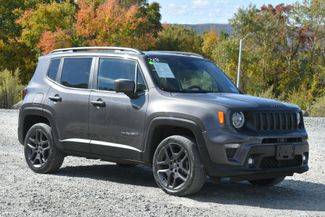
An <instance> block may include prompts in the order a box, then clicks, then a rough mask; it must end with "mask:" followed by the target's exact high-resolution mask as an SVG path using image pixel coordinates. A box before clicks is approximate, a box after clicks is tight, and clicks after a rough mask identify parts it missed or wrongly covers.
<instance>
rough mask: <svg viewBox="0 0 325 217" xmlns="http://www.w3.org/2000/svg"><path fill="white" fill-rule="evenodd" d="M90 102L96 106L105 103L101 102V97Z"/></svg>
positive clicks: (102, 105) (101, 105) (103, 105)
mask: <svg viewBox="0 0 325 217" xmlns="http://www.w3.org/2000/svg"><path fill="white" fill-rule="evenodd" d="M90 103H91V104H93V106H96V107H105V106H106V104H105V102H103V100H102V99H97V100H95V101H90Z"/></svg>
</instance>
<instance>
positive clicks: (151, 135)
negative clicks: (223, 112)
mask: <svg viewBox="0 0 325 217" xmlns="http://www.w3.org/2000/svg"><path fill="white" fill-rule="evenodd" d="M201 129H202V128H201V127H200V126H199V125H198V124H197V123H196V122H194V121H192V120H187V119H182V118H174V117H157V118H154V119H152V120H151V121H150V124H149V126H148V128H147V134H146V139H145V145H144V154H143V162H144V163H145V164H148V165H151V163H152V158H153V154H154V152H155V150H156V148H157V146H158V145H159V143H160V142H161V141H162V140H163V139H164V138H166V137H168V136H172V135H183V136H188V137H192V138H193V139H194V140H195V141H196V144H197V146H198V147H197V148H198V151H199V154H200V156H204V157H203V158H202V157H201V160H202V161H204V158H206V157H209V155H208V152H207V149H206V147H205V142H204V138H203V134H202V131H201ZM203 163H204V162H203Z"/></svg>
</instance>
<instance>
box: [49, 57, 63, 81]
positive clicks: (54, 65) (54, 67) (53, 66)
mask: <svg viewBox="0 0 325 217" xmlns="http://www.w3.org/2000/svg"><path fill="white" fill-rule="evenodd" d="M60 61H61V60H60V59H52V60H51V63H50V67H49V70H48V72H47V76H48V77H49V78H50V79H52V80H54V81H55V80H56V75H57V74H58V70H59V65H60Z"/></svg>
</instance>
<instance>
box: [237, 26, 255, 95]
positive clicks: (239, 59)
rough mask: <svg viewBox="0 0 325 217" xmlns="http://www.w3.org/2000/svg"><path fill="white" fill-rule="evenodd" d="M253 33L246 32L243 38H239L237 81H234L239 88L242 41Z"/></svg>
mask: <svg viewBox="0 0 325 217" xmlns="http://www.w3.org/2000/svg"><path fill="white" fill-rule="evenodd" d="M252 34H253V33H252V32H250V33H248V34H247V35H246V36H245V37H244V38H241V39H240V40H239V53H238V66H237V82H236V86H237V88H238V89H239V87H240V67H241V56H242V48H243V41H244V40H245V39H246V38H247V37H248V36H250V35H252Z"/></svg>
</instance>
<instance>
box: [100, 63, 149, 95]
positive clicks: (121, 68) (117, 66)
mask: <svg viewBox="0 0 325 217" xmlns="http://www.w3.org/2000/svg"><path fill="white" fill-rule="evenodd" d="M136 70H138V68H137V63H136V62H135V61H132V60H124V59H112V58H101V59H100V60H99V68H98V89H99V90H108V91H114V90H115V86H114V82H115V80H117V79H127V80H132V81H134V80H135V74H136ZM137 74H138V76H137V81H138V82H137V87H141V88H137V89H139V90H140V89H141V90H143V89H145V84H144V79H143V77H142V75H141V73H140V70H138V73H137Z"/></svg>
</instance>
